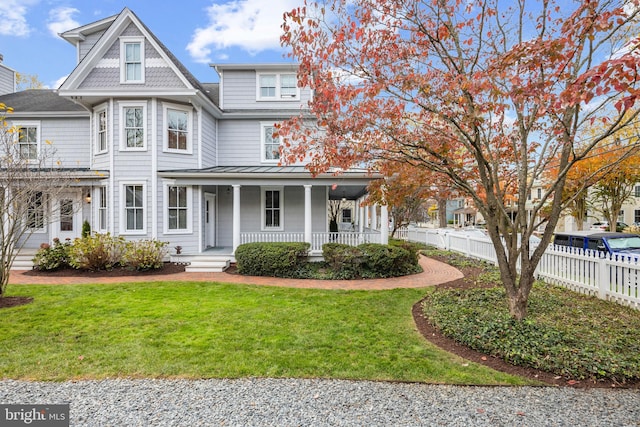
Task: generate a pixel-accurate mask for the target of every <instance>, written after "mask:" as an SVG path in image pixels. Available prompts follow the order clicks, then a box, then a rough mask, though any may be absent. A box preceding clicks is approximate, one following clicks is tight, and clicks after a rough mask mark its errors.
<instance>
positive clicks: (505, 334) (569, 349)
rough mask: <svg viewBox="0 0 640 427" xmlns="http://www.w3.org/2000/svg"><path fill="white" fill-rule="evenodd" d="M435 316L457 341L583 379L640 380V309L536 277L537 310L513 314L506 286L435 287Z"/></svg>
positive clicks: (532, 300)
mask: <svg viewBox="0 0 640 427" xmlns="http://www.w3.org/2000/svg"><path fill="white" fill-rule="evenodd" d="M422 308H423V313H424V315H425V317H426V318H427V319H428V320H429V322H430V323H432V324H433V325H435V326H436V327H437V328H438V329H440V331H441V332H442V333H443V334H444V335H446V336H448V337H450V338H453V339H455V340H456V341H458V342H460V343H462V344H464V345H466V346H469V347H471V348H473V349H476V350H478V351H480V352H483V353H486V354H490V355H492V356H495V357H499V358H501V359H504V360H505V361H507V362H509V363H511V364H514V365H520V366H526V367H533V368H536V369H542V370H544V371H547V372H552V373H554V374H556V375H560V376H563V377H567V378H572V379H575V380H587V379H588V380H592V381H597V380H599V379H608V380H613V381H616V382H620V383H625V382H635V381H638V380H640V340H639V339H638V332H637V331H638V330H640V316H639V315H638V312H637V311H635V310H633V309H631V308H629V307H621V306H618V305H616V304H615V303H612V302H609V301H602V300H598V299H597V298H593V297H587V296H584V295H579V294H576V293H573V292H571V291H569V290H567V289H563V288H560V287H556V286H552V285H547V284H542V283H536V285H535V286H534V289H533V291H532V292H531V295H530V297H529V315H528V317H527V318H526V319H525V320H523V321H516V320H514V319H513V318H511V316H510V315H509V311H508V308H507V304H506V295H505V291H504V289H503V288H490V289H478V288H475V289H474V288H472V289H432V290H430V291H429V293H428V294H427V296H426V298H425V300H424V301H423V304H422Z"/></svg>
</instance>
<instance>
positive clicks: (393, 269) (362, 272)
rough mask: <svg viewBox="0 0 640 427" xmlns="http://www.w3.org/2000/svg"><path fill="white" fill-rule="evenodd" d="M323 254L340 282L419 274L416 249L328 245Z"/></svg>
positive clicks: (375, 245)
mask: <svg viewBox="0 0 640 427" xmlns="http://www.w3.org/2000/svg"><path fill="white" fill-rule="evenodd" d="M322 252H323V256H324V260H325V263H326V264H327V266H328V267H329V268H330V269H331V271H332V273H333V276H334V277H333V278H338V279H355V278H359V277H366V278H373V277H396V276H405V275H407V274H412V273H417V272H419V271H420V267H419V265H418V258H419V247H418V246H417V245H410V244H409V245H406V246H404V247H403V245H400V244H390V245H381V244H378V243H363V244H361V245H359V246H349V245H344V244H341V243H327V244H325V245H323V246H322Z"/></svg>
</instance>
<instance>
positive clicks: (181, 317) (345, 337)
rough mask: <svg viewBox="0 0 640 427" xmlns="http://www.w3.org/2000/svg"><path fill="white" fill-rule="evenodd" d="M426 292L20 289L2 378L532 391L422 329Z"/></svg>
mask: <svg viewBox="0 0 640 427" xmlns="http://www.w3.org/2000/svg"><path fill="white" fill-rule="evenodd" d="M424 293H425V289H398V290H391V291H326V290H310V289H288V288H276V287H258V286H247V285H231V284H223V283H205V282H155V283H129V284H117V285H106V284H101V285H52V286H44V285H12V286H9V295H21V296H31V297H33V298H34V302H33V303H31V304H28V305H25V306H20V307H14V308H8V309H2V311H1V314H2V319H3V333H2V336H1V337H0V359H1V360H2V363H1V364H0V377H2V378H15V379H30V380H66V379H84V378H107V377H183V378H237V377H279V378H281V377H295V378H315V377H322V378H349V379H370V380H398V381H421V382H429V383H449V384H525V383H526V381H525V380H523V379H521V378H516V377H513V376H509V375H507V374H503V373H499V372H496V371H493V370H491V369H489V368H486V367H483V366H480V365H476V364H473V363H468V362H467V361H466V360H463V359H460V358H458V357H456V356H453V355H451V354H449V353H446V352H443V351H442V350H440V349H438V348H436V347H434V346H433V345H431V344H429V343H428V342H427V341H425V340H424V338H423V337H422V336H421V335H420V334H419V333H418V332H417V331H416V327H415V325H414V322H413V319H412V316H411V307H412V305H413V304H414V303H415V302H416V301H418V300H420V299H421V298H422V297H423V295H424Z"/></svg>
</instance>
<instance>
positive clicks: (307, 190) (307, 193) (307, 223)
mask: <svg viewBox="0 0 640 427" xmlns="http://www.w3.org/2000/svg"><path fill="white" fill-rule="evenodd" d="M304 241H305V242H307V243H309V244H312V242H311V186H310V185H305V186H304Z"/></svg>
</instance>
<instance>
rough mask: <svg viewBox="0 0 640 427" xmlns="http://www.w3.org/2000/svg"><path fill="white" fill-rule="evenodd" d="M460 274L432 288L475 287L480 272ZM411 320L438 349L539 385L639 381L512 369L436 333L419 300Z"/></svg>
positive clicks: (472, 269)
mask: <svg viewBox="0 0 640 427" xmlns="http://www.w3.org/2000/svg"><path fill="white" fill-rule="evenodd" d="M432 258H434V259H437V260H438V261H441V262H444V263H446V262H447V259H446V258H439V257H432ZM458 269H459V270H460V271H461V272H462V273H463V274H464V278H462V279H458V280H454V281H452V282H448V283H444V284H441V285H437V286H436V288H444V289H467V288H471V287H478V286H479V285H478V284H477V283H474V280H473V278H475V277H477V276H478V275H479V274H480V273H482V269H481V268H478V267H463V268H458ZM412 313H413V319H414V321H415V323H416V326H417V328H418V330H419V331H420V333H421V334H422V336H424V337H425V339H426V340H427V341H429V342H431V343H433V344H435V345H436V346H438V347H440V348H441V349H443V350H445V351H447V352H449V353H453V354H456V355H458V356H460V357H462V358H464V359H467V360H470V361H472V362H475V363H478V364H480V365H484V366H488V367H490V368H492V369H495V370H496V371H501V372H505V373H508V374H512V375H517V376H520V377H524V378H528V379H531V380H533V381H540V382H542V383H545V384H548V385H554V386H567V387H574V388H634V389H640V381H637V382H635V383H626V384H619V383H616V382H614V381H598V382H594V381H588V380H584V381H575V380H571V379H567V378H563V377H561V376H558V375H555V374H552V373H549V372H546V371H541V370H538V369H533V368H526V367H522V366H514V365H511V364H510V363H507V362H505V361H504V360H502V359H499V358H497V357H493V356H489V355H487V354H484V353H481V352H479V351H476V350H473V349H471V348H469V347H467V346H465V345H463V344H460V343H458V342H456V341H455V340H453V339H451V338H448V337H446V336H444V335H442V334H441V333H440V331H439V330H438V329H437V328H436V327H434V326H433V325H431V324H430V323H429V322H428V321H427V319H426V318H425V317H424V315H423V313H422V301H419V302H417V303H415V304H414V305H413V309H412Z"/></svg>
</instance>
